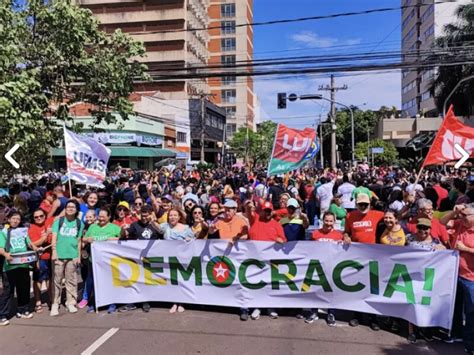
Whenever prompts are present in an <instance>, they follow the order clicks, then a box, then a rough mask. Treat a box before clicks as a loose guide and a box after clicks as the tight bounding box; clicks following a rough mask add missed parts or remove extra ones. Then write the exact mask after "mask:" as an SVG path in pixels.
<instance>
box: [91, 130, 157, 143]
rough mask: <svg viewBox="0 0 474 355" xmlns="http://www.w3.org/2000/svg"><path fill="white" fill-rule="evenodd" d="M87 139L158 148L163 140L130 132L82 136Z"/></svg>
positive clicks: (92, 133)
mask: <svg viewBox="0 0 474 355" xmlns="http://www.w3.org/2000/svg"><path fill="white" fill-rule="evenodd" d="M84 135H85V136H87V137H90V138H93V139H95V140H96V141H98V142H99V143H102V144H127V143H137V144H138V145H141V144H144V145H149V146H158V145H162V144H163V140H162V139H160V138H158V137H156V136H151V135H143V134H136V133H131V132H102V133H94V132H89V133H85V134H84Z"/></svg>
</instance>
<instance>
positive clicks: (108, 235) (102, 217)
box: [83, 207, 121, 314]
mask: <svg viewBox="0 0 474 355" xmlns="http://www.w3.org/2000/svg"><path fill="white" fill-rule="evenodd" d="M120 233H121V229H120V227H119V226H117V225H116V224H113V223H110V210H109V209H108V208H106V207H102V208H101V209H100V210H99V217H98V223H97V224H93V225H91V226H90V227H89V229H88V230H87V232H86V235H85V237H84V238H83V241H84V243H87V244H91V243H95V242H103V241H107V240H118V239H119V238H120ZM91 262H92V255H91ZM89 271H91V274H90V277H91V278H92V280H93V278H94V275H93V273H92V268H91V269H90V270H89ZM94 303H95V296H94V283H92V291H91V294H89V303H88V309H87V312H88V313H92V312H94ZM116 310H117V305H115V304H111V305H109V308H108V309H107V313H109V314H111V313H115V312H116Z"/></svg>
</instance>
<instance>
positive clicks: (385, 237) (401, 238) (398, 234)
mask: <svg viewBox="0 0 474 355" xmlns="http://www.w3.org/2000/svg"><path fill="white" fill-rule="evenodd" d="M406 240H407V238H406V236H405V232H404V231H403V229H402V228H401V227H400V229H399V230H398V231H388V230H387V229H385V230H384V231H383V233H382V236H381V237H380V244H385V245H396V246H400V247H402V246H404V245H405V243H406Z"/></svg>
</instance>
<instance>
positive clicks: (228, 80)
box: [222, 75, 236, 85]
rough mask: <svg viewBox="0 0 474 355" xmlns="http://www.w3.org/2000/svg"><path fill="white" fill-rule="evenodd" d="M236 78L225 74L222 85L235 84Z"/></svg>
mask: <svg viewBox="0 0 474 355" xmlns="http://www.w3.org/2000/svg"><path fill="white" fill-rule="evenodd" d="M235 82H236V79H235V76H233V75H230V76H223V77H222V85H235Z"/></svg>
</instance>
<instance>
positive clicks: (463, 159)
mask: <svg viewBox="0 0 474 355" xmlns="http://www.w3.org/2000/svg"><path fill="white" fill-rule="evenodd" d="M454 148H456V150H457V151H458V152H459V153H461V155H462V157H461V159H459V160H458V162H457V163H456V164H455V165H454V168H455V169H459V168H460V167H461V166H462V165H463V164H464V163H465V162H466V160H468V159H469V155H470V154H469V153H468V152H466V150H465V149H464V148H463V147H461V146H460V145H459V144H458V143H455V144H454Z"/></svg>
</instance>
